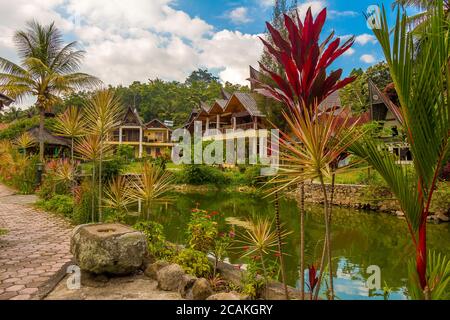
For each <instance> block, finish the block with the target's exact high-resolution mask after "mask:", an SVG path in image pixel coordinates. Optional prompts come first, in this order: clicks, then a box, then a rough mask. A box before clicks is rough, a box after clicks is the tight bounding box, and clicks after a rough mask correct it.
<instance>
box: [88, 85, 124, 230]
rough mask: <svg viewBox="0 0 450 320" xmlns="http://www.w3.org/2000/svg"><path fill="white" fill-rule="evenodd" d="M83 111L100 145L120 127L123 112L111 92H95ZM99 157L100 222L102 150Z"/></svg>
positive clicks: (101, 211) (115, 96) (89, 128)
mask: <svg viewBox="0 0 450 320" xmlns="http://www.w3.org/2000/svg"><path fill="white" fill-rule="evenodd" d="M85 110H86V111H85V115H86V122H87V128H88V130H89V131H90V132H91V133H92V134H95V135H97V136H98V137H99V139H100V144H104V143H105V141H106V139H107V136H108V134H110V133H111V131H113V130H114V129H116V128H117V127H119V126H120V120H121V117H122V115H123V112H124V108H123V105H122V102H121V100H120V98H119V97H118V96H117V95H115V93H114V91H112V90H100V91H98V92H96V93H95V94H94V96H93V97H92V98H91V99H89V100H88V101H87V103H86V105H85ZM99 156H100V158H99V162H98V164H99V172H98V202H99V216H100V221H102V218H103V210H102V193H103V192H102V162H103V152H102V149H100V155H99Z"/></svg>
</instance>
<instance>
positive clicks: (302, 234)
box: [300, 182, 312, 300]
mask: <svg viewBox="0 0 450 320" xmlns="http://www.w3.org/2000/svg"><path fill="white" fill-rule="evenodd" d="M300 192H301V195H300V300H305V183H304V182H302V183H300ZM311 295H312V292H311Z"/></svg>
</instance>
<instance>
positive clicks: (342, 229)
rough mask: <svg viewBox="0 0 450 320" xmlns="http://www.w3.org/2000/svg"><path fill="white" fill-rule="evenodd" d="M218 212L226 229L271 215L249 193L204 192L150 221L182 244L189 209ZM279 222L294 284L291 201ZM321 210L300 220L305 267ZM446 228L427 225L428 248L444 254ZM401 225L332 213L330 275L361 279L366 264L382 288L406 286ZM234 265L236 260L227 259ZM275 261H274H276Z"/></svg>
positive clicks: (349, 212) (408, 251) (316, 242)
mask: <svg viewBox="0 0 450 320" xmlns="http://www.w3.org/2000/svg"><path fill="white" fill-rule="evenodd" d="M197 205H198V206H199V208H200V209H204V210H208V211H218V212H219V213H220V216H219V217H217V219H218V221H219V224H221V225H222V226H225V218H226V217H239V218H245V217H252V216H257V215H259V216H266V215H269V216H272V217H274V211H273V210H274V209H273V206H272V205H271V204H270V202H269V201H268V200H265V199H261V198H259V197H258V196H256V195H253V194H246V193H224V192H218V191H210V192H204V193H190V194H179V195H177V200H176V201H175V202H174V203H173V204H171V205H169V206H168V207H164V206H159V207H158V208H155V210H154V211H153V212H154V214H153V216H154V217H153V218H152V219H155V220H156V221H158V222H160V223H162V224H163V225H164V228H165V233H166V236H167V239H168V240H170V241H174V242H178V243H183V242H184V239H185V236H186V227H187V224H188V222H189V218H190V214H191V209H192V208H195V207H197ZM280 211H281V220H282V223H284V224H285V226H286V228H287V229H289V230H292V231H294V232H293V233H292V234H291V235H289V236H288V238H287V239H286V245H285V251H286V252H287V254H288V256H287V257H286V261H285V263H286V276H287V279H288V282H289V283H290V284H291V285H295V284H296V283H297V280H298V261H299V243H300V227H299V215H298V210H297V204H296V202H295V201H291V200H282V201H281V202H280ZM322 214H323V213H322V208H321V207H320V206H308V207H307V214H306V217H305V242H306V243H305V249H306V259H305V263H306V266H308V265H309V264H311V263H314V262H316V263H317V260H318V259H319V258H320V254H321V250H322V245H323V235H324V226H323V216H322ZM449 230H450V226H448V225H446V226H433V225H430V227H429V246H430V248H431V249H437V250H447V254H448V253H449V252H448V249H446V248H445V247H446V246H444V245H442V244H443V243H448V242H449V241H450V232H449ZM406 233H407V228H406V226H405V224H404V222H403V221H402V220H400V219H397V218H396V217H392V216H389V215H386V214H379V213H368V212H364V211H357V210H353V209H345V208H338V207H336V208H335V209H334V210H333V223H332V237H333V254H334V257H335V259H339V262H340V263H339V264H338V263H335V264H333V265H334V272H335V274H337V271H338V268H339V272H340V273H345V274H346V275H351V276H352V277H353V279H354V280H355V281H366V280H367V279H368V277H369V276H370V275H369V274H367V273H366V269H367V267H368V266H370V265H378V266H380V268H381V273H382V284H383V285H384V283H385V282H386V283H387V284H388V285H389V286H390V287H392V288H394V289H398V288H401V287H403V286H404V285H405V282H406V278H407V274H406V262H407V261H408V260H409V259H411V258H412V257H413V256H414V254H413V253H414V252H413V247H412V244H411V243H410V240H409V238H408V237H405V234H406ZM231 259H232V261H233V262H236V261H237V260H236V259H237V257H235V256H233V255H232V256H231ZM275 259H276V257H273V260H275Z"/></svg>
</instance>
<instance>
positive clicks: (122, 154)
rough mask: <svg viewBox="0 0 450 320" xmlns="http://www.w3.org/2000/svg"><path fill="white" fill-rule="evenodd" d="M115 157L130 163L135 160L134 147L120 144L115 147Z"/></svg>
mask: <svg viewBox="0 0 450 320" xmlns="http://www.w3.org/2000/svg"><path fill="white" fill-rule="evenodd" d="M116 156H117V157H118V158H120V159H122V160H123V161H124V162H125V163H130V162H131V161H132V160H134V159H135V156H134V147H133V146H130V145H127V144H121V145H119V146H117V151H116Z"/></svg>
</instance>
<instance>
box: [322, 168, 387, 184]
mask: <svg viewBox="0 0 450 320" xmlns="http://www.w3.org/2000/svg"><path fill="white" fill-rule="evenodd" d="M371 179H372V180H373V179H375V180H380V179H381V177H380V176H379V174H378V173H377V172H376V171H374V170H370V179H369V169H367V168H361V169H356V170H352V171H349V172H346V173H341V174H338V175H336V184H363V185H365V184H367V183H368V181H369V180H371ZM325 182H327V183H331V179H330V178H328V179H325Z"/></svg>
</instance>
